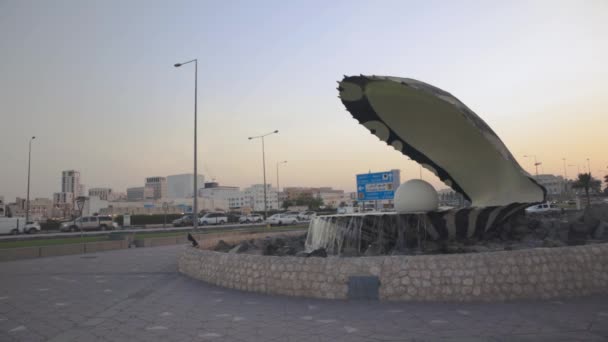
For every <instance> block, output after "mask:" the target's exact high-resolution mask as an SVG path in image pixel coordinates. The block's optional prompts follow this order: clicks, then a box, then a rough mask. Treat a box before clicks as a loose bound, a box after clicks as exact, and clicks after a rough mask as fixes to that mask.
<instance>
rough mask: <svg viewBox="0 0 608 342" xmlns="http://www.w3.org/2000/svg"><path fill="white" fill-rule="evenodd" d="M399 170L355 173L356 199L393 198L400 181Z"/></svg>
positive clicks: (377, 199)
mask: <svg viewBox="0 0 608 342" xmlns="http://www.w3.org/2000/svg"><path fill="white" fill-rule="evenodd" d="M399 178H400V176H399V170H392V171H386V172H375V173H364V174H360V175H357V200H358V201H382V200H392V199H394V198H395V190H396V189H397V187H399V183H400V179H399Z"/></svg>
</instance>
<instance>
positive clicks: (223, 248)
mask: <svg viewBox="0 0 608 342" xmlns="http://www.w3.org/2000/svg"><path fill="white" fill-rule="evenodd" d="M232 248H234V245H231V244H229V243H226V241H224V240H220V241H219V242H218V243H217V245H215V247H214V248H213V250H214V251H216V252H228V251H229V250H231V249H232Z"/></svg>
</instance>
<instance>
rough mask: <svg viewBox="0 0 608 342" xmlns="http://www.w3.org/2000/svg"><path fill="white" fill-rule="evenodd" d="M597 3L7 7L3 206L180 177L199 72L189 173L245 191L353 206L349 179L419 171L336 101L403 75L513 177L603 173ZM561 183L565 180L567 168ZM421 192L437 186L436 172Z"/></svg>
mask: <svg viewBox="0 0 608 342" xmlns="http://www.w3.org/2000/svg"><path fill="white" fill-rule="evenodd" d="M607 18H608V2H605V1H585V2H580V3H579V2H572V1H564V2H558V1H551V2H548V1H547V2H544V1H535V2H526V1H514V2H508V3H483V2H474V1H459V2H458V3H456V2H454V3H452V2H449V3H446V2H440V1H437V2H425V3H419V2H409V1H386V2H382V3H375V4H372V3H369V2H363V1H359V2H355V1H335V2H331V3H326V2H322V1H307V2H297V3H296V2H289V3H285V2H279V1H262V2H256V3H253V2H237V1H228V2H222V3H216V2H205V3H203V2H198V1H172V2H168V1H129V2H121V1H103V2H102V1H98V2H95V1H86V2H85V1H53V2H46V1H4V2H1V3H0V50H1V51H2V57H3V63H0V74H1V75H2V78H0V86H1V88H2V91H1V92H0V103H1V104H2V107H1V114H0V118H1V120H2V124H1V125H0V133H1V134H0V155H1V156H2V161H1V165H2V166H3V168H2V173H1V175H2V177H1V181H0V195H3V196H4V197H5V199H6V200H8V201H12V200H14V198H15V197H16V196H24V195H25V192H26V184H27V151H28V141H29V139H30V137H31V136H33V135H35V136H36V137H37V138H36V140H35V141H34V143H33V149H32V181H31V197H32V198H36V197H51V196H52V193H53V192H58V191H60V190H61V171H63V170H69V169H76V170H79V171H80V172H81V179H82V183H83V184H85V185H86V187H87V189H90V188H92V187H111V188H113V189H114V191H117V192H124V191H125V189H126V188H127V187H131V186H142V185H143V183H144V178H145V177H151V176H167V175H172V174H182V173H192V130H193V127H192V122H193V92H194V89H193V82H194V79H193V72H194V69H193V65H185V66H183V67H181V68H177V69H176V68H174V67H173V64H175V63H177V62H183V61H187V60H190V59H193V58H198V60H199V80H198V82H199V93H198V100H199V111H198V118H199V126H198V127H199V173H202V174H203V175H204V176H205V179H206V180H211V179H213V178H214V179H215V180H216V181H218V182H219V183H220V184H223V185H235V186H240V187H246V186H248V185H251V184H260V183H262V165H261V146H260V142H259V141H249V140H248V139H247V137H249V136H255V135H260V134H264V133H267V132H270V131H273V130H275V129H278V130H279V131H280V133H279V134H278V135H273V136H269V137H268V138H267V140H266V161H267V164H266V167H267V179H268V182H269V183H272V184H273V186H276V162H277V161H282V160H287V161H288V163H287V165H283V166H281V171H280V172H281V173H280V181H281V182H280V183H281V187H284V186H332V187H334V188H338V189H344V190H346V191H354V189H355V174H357V173H364V172H368V171H369V170H371V171H372V172H373V171H383V170H390V169H400V170H401V179H402V181H405V180H407V179H410V178H418V165H417V164H416V163H414V162H412V161H409V160H407V157H405V156H403V155H402V154H401V153H398V152H396V151H394V150H393V149H392V148H389V147H388V146H386V144H385V143H384V142H381V141H379V140H378V139H377V138H376V137H375V136H372V135H371V134H370V133H369V132H368V131H367V130H366V129H365V128H364V127H362V126H360V125H359V124H358V123H357V122H356V121H355V120H354V119H352V117H351V116H350V114H349V113H348V112H347V111H346V110H345V109H344V106H343V105H342V104H341V102H340V100H339V99H338V98H337V95H338V92H337V90H336V85H337V83H336V81H337V80H340V79H342V77H343V75H353V74H354V75H358V74H374V75H391V76H398V77H410V78H415V79H419V80H421V81H424V82H427V83H430V84H432V85H435V86H437V87H440V88H442V89H444V90H446V91H448V92H450V93H452V94H453V95H454V96H456V97H458V98H459V99H460V100H461V101H462V102H464V103H465V104H466V105H467V106H468V107H469V108H471V109H472V110H473V111H475V112H476V113H477V114H478V115H479V116H480V117H481V118H482V119H483V120H485V121H486V122H487V123H488V124H489V125H490V127H492V129H493V130H494V131H495V132H496V133H497V134H498V136H499V137H500V138H501V139H502V141H503V142H504V143H505V145H506V146H507V147H508V148H509V150H510V151H511V153H512V154H513V155H514V156H515V157H516V158H517V159H518V161H519V162H520V164H521V165H522V167H524V168H525V169H526V170H527V171H528V172H530V173H531V174H533V173H534V166H533V160H531V159H529V158H524V157H523V156H524V155H526V154H528V155H536V156H537V158H538V161H540V162H542V163H543V164H542V169H539V173H540V172H541V171H542V172H543V173H553V174H558V175H562V174H563V173H564V170H563V162H562V158H564V157H565V158H567V164H574V165H579V166H580V168H581V171H583V170H585V169H584V168H586V166H587V161H586V158H590V160H591V172H592V173H593V174H594V176H596V177H598V178H599V176H603V175H604V174H605V173H602V172H605V170H608V169H607V167H608V156H607V155H606V149H607V148H608V139H607V138H606V129H607V128H606V127H608V125H607V124H608V119H607V117H608V116H607V115H606V109H607V108H608V97H607V96H606V86H605V85H604V84H603V82H604V81H605V80H606V79H608V78H607V76H608V64H606V63H605V62H604V61H606V60H608V20H607ZM567 172H568V176H570V177H572V176H573V175H574V174H576V172H577V167H569V168H568V170H567ZM423 176H424V179H426V180H428V181H431V183H432V184H433V185H435V186H436V187H437V188H438V189H439V188H443V187H445V186H444V185H443V184H442V183H441V182H439V181H438V179H436V178H435V177H434V176H433V175H432V174H430V173H428V172H426V171H423Z"/></svg>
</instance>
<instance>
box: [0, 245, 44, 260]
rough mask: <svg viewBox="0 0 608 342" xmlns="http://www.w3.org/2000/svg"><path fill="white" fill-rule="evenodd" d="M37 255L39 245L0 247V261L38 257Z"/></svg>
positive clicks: (38, 253)
mask: <svg viewBox="0 0 608 342" xmlns="http://www.w3.org/2000/svg"><path fill="white" fill-rule="evenodd" d="M39 256H40V248H39V247H23V248H10V249H0V261H11V260H19V259H30V258H38V257H39Z"/></svg>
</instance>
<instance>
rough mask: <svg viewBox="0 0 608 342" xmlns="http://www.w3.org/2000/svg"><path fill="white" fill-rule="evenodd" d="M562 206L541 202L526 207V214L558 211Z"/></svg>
mask: <svg viewBox="0 0 608 342" xmlns="http://www.w3.org/2000/svg"><path fill="white" fill-rule="evenodd" d="M561 211H562V208H560V207H558V206H557V205H555V204H551V203H541V204H537V205H533V206H531V207H528V208H526V214H545V213H559V212H561Z"/></svg>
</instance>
